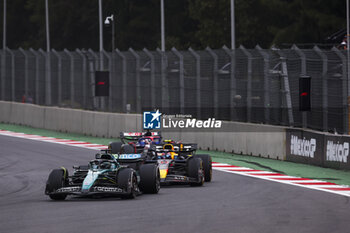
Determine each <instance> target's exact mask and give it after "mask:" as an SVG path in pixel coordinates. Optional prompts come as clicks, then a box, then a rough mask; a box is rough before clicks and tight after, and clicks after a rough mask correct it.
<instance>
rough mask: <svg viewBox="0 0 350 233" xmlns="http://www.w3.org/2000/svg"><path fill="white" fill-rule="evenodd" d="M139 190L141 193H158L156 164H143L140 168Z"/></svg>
mask: <svg viewBox="0 0 350 233" xmlns="http://www.w3.org/2000/svg"><path fill="white" fill-rule="evenodd" d="M139 172H140V179H141V180H140V190H141V191H142V192H143V193H153V194H155V193H158V192H159V189H160V174H159V169H158V166H157V165H156V164H143V165H141V167H140V170H139Z"/></svg>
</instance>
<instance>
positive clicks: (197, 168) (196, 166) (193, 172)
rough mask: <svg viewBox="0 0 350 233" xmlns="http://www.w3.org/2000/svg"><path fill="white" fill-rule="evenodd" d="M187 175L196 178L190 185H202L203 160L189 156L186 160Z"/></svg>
mask: <svg viewBox="0 0 350 233" xmlns="http://www.w3.org/2000/svg"><path fill="white" fill-rule="evenodd" d="M188 176H189V177H190V178H194V179H195V180H197V182H195V183H191V186H202V185H203V183H204V172H203V162H202V160H201V159H200V158H191V159H189V161H188Z"/></svg>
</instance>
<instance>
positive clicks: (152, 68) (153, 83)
mask: <svg viewBox="0 0 350 233" xmlns="http://www.w3.org/2000/svg"><path fill="white" fill-rule="evenodd" d="M143 51H144V52H145V53H146V55H147V56H148V57H149V59H150V60H151V105H152V108H155V107H156V97H155V95H156V90H155V87H154V86H155V84H156V78H155V64H154V56H153V54H152V53H151V52H150V51H149V50H148V49H146V48H144V49H143Z"/></svg>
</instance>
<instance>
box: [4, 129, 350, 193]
mask: <svg viewBox="0 0 350 233" xmlns="http://www.w3.org/2000/svg"><path fill="white" fill-rule="evenodd" d="M0 135H5V136H11V137H19V138H25V139H30V140H36V141H43V142H50V143H56V144H61V145H67V146H75V147H81V148H87V149H91V150H100V149H107V146H105V145H98V144H94V143H89V142H82V141H74V140H71V139H62V138H53V137H45V136H39V135H33V134H24V133H17V132H11V131H7V130H1V129H0ZM212 167H213V169H214V170H217V171H222V172H228V173H233V174H237V175H243V176H248V177H253V178H257V179H263V180H268V181H274V182H278V183H282V184H289V185H294V186H298V187H302V188H308V189H314V190H319V191H324V192H329V193H334V194H338V195H343V196H347V197H350V187H349V186H345V185H338V184H335V183H331V182H326V181H321V180H313V179H309V178H302V177H294V176H288V175H284V174H280V173H276V172H269V171H263V170H256V169H251V168H246V167H240V166H235V165H230V164H225V163H218V162H213V163H212Z"/></svg>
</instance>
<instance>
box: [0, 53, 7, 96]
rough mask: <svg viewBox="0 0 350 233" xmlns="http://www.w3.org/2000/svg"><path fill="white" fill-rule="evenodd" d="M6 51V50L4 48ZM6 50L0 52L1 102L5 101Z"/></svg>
mask: <svg viewBox="0 0 350 233" xmlns="http://www.w3.org/2000/svg"><path fill="white" fill-rule="evenodd" d="M6 49H7V48H6ZM5 76H6V50H5V49H3V50H2V51H1V100H5V90H6V88H5V85H6V83H5V79H6V77H5Z"/></svg>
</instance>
